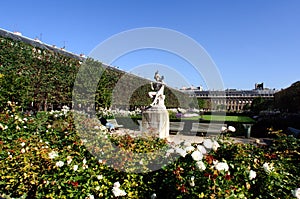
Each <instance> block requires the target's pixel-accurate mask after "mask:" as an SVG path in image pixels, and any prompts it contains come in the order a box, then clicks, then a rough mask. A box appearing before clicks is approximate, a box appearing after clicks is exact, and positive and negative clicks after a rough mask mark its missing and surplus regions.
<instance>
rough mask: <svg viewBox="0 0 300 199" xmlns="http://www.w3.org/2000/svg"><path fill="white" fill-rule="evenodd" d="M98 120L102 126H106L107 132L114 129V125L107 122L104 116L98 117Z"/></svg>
mask: <svg viewBox="0 0 300 199" xmlns="http://www.w3.org/2000/svg"><path fill="white" fill-rule="evenodd" d="M100 122H101V124H102V125H103V126H106V128H107V129H108V131H109V132H111V131H113V130H115V127H114V125H113V124H111V123H109V122H108V121H107V120H106V119H105V118H104V117H101V118H100Z"/></svg>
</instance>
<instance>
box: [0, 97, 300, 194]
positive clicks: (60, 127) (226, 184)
mask: <svg viewBox="0 0 300 199" xmlns="http://www.w3.org/2000/svg"><path fill="white" fill-rule="evenodd" d="M74 114H76V113H74V112H73V111H72V110H70V109H69V108H68V107H67V106H64V107H63V109H62V110H61V111H52V112H39V113H37V114H36V115H30V114H26V113H22V112H21V111H18V108H17V106H16V104H15V103H14V102H9V103H8V107H7V109H5V111H3V112H1V113H0V124H1V125H0V198H299V197H300V188H299V187H300V165H299V164H300V163H299V162H300V161H299V160H300V154H299V151H300V150H299V146H300V141H299V140H297V139H295V138H293V137H289V136H284V135H282V134H278V135H277V136H278V138H275V139H274V141H273V143H272V144H271V145H270V146H267V147H265V146H261V145H256V144H240V143H232V142H231V141H230V139H228V138H224V140H222V141H221V140H218V139H217V138H205V139H204V142H203V143H199V144H193V143H189V142H181V143H170V142H168V140H166V139H158V138H155V137H148V138H133V137H131V136H130V135H127V134H126V135H122V136H118V135H111V134H109V133H108V132H107V130H106V129H105V128H102V126H99V124H98V123H96V122H95V121H94V120H93V119H85V120H84V121H83V122H78V124H77V123H76V121H74V119H73V115H74ZM75 124H76V125H79V126H81V127H82V129H85V130H86V131H88V132H89V133H87V134H86V135H84V136H87V137H83V136H81V137H80V136H79V135H78V133H77V129H76V128H75ZM24 126H26V128H24ZM96 126H97V128H95V127H96ZM16 127H18V128H16ZM231 130H233V129H231ZM94 134H96V135H99V136H102V137H101V139H99V140H103V142H99V143H98V144H97V143H96V142H91V139H90V138H89V137H88V135H94ZM104 138H107V139H104ZM96 140H97V139H96ZM105 140H109V141H110V142H113V143H114V144H116V145H117V146H118V148H120V149H121V151H131V152H132V153H144V152H149V151H155V150H158V149H161V150H164V149H165V156H166V157H168V158H169V162H168V163H167V164H164V165H163V166H162V168H160V169H158V170H153V171H152V170H151V169H149V168H150V166H149V165H151V164H158V163H160V162H159V161H160V160H159V158H158V157H156V156H151V157H144V158H143V159H138V160H134V159H133V158H132V157H133V156H131V155H130V154H131V153H127V154H124V155H123V154H122V153H120V154H116V153H112V154H107V152H108V151H109V150H110V149H108V148H106V147H107V145H106V143H104V142H105ZM90 146H94V147H93V148H92V150H93V152H97V153H99V154H104V155H103V156H101V157H100V156H99V157H97V156H94V155H93V154H91V149H90V148H89V147H90ZM166 146H171V148H170V147H169V148H166ZM106 154H107V155H106ZM128 154H129V155H128ZM113 156H118V158H120V159H121V160H122V161H120V162H115V164H116V165H114V166H119V167H128V166H132V165H136V166H138V167H141V168H143V169H144V170H146V171H147V172H144V173H136V172H125V171H120V170H118V169H116V168H117V167H112V166H111V164H109V163H111V162H109V161H110V160H109V158H111V157H113ZM128 168H130V167H128Z"/></svg>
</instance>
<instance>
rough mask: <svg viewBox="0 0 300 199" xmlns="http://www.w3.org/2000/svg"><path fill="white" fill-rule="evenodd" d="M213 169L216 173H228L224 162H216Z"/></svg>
mask: <svg viewBox="0 0 300 199" xmlns="http://www.w3.org/2000/svg"><path fill="white" fill-rule="evenodd" d="M215 168H216V169H217V170H218V171H221V170H224V171H228V169H229V166H228V164H227V163H226V162H218V163H216V164H215Z"/></svg>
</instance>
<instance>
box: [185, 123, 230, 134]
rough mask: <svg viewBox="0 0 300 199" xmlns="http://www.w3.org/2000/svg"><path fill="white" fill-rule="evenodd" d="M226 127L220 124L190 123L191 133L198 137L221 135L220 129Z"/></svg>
mask: <svg viewBox="0 0 300 199" xmlns="http://www.w3.org/2000/svg"><path fill="white" fill-rule="evenodd" d="M223 126H224V127H227V125H226V124H222V123H192V129H191V130H190V131H191V132H192V133H194V134H196V135H200V136H218V135H222V130H221V129H222V127H223Z"/></svg>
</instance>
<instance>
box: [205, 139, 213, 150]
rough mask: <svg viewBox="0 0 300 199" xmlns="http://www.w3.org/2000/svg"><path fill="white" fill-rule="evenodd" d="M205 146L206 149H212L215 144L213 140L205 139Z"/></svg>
mask: <svg viewBox="0 0 300 199" xmlns="http://www.w3.org/2000/svg"><path fill="white" fill-rule="evenodd" d="M203 145H204V147H205V148H206V149H211V148H212V146H213V142H212V140H211V139H205V140H204V141H203Z"/></svg>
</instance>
